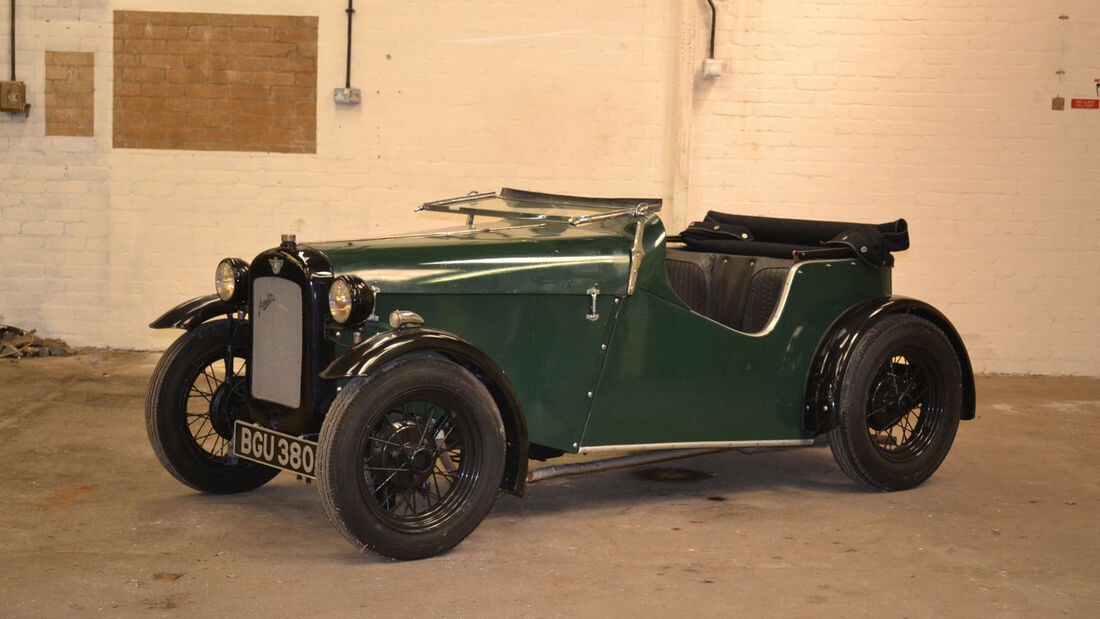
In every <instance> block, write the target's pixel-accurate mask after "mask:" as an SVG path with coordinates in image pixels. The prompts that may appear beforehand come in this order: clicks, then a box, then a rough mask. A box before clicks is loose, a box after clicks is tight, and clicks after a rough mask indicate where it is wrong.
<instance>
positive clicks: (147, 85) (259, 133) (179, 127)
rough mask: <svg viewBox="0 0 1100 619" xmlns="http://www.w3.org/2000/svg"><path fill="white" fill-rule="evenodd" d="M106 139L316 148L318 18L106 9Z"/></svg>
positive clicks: (178, 145) (129, 143)
mask: <svg viewBox="0 0 1100 619" xmlns="http://www.w3.org/2000/svg"><path fill="white" fill-rule="evenodd" d="M113 61H114V69H115V79H114V119H113V120H114V146H115V148H161V149H187V150H218V151H270V152H281V153H312V152H316V150H317V17H316V16H294V15H241V14H222V13H178V12H163V11H115V14H114V56H113Z"/></svg>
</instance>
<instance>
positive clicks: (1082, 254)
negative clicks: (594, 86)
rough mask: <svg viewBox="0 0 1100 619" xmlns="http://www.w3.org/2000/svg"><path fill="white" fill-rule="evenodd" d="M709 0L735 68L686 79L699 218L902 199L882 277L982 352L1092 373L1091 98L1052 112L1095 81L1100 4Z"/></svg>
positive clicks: (1099, 157) (841, 210) (896, 204)
mask: <svg viewBox="0 0 1100 619" xmlns="http://www.w3.org/2000/svg"><path fill="white" fill-rule="evenodd" d="M717 6H718V8H719V11H720V13H719V17H718V36H717V49H716V55H717V56H718V57H719V58H722V59H724V60H726V62H727V74H726V75H724V76H722V77H720V78H719V79H717V80H713V81H709V80H708V81H704V80H699V81H698V82H697V83H696V88H695V91H694V93H693V94H694V110H695V113H694V114H693V116H692V118H693V124H692V135H693V140H692V142H693V145H692V146H693V157H692V160H691V170H690V183H689V186H690V209H689V215H690V216H691V217H692V218H697V217H700V216H701V215H702V214H703V213H704V212H705V211H706V210H708V209H716V210H733V211H742V212H746V213H754V214H763V215H775V216H784V217H790V216H800V217H813V218H836V219H842V220H862V221H873V222H879V221H887V220H890V219H893V218H897V217H905V218H907V219H908V221H909V224H910V231H911V237H912V249H911V250H909V251H907V252H904V253H901V254H899V255H898V260H897V268H896V269H895V272H894V290H895V292H896V293H899V294H904V295H907V296H913V297H917V298H922V299H925V300H927V301H929V302H931V303H933V304H934V305H936V306H938V307H940V308H941V309H942V310H943V311H944V312H945V313H946V314H947V316H948V317H949V318H950V319H952V321H954V322H955V323H956V326H957V327H958V328H959V329H960V331H961V332H962V334H963V337H964V339H965V340H966V343H967V345H968V346H969V347H970V352H971V355H972V357H974V361H975V365H976V367H977V368H978V369H979V370H982V371H986V372H1021V373H1029V372H1035V373H1058V374H1063V373H1064V374H1086V375H1093V376H1096V375H1100V353H1098V351H1100V328H1097V326H1096V321H1097V318H1100V309H1098V307H1100V276H1098V275H1097V267H1096V265H1097V263H1098V261H1100V246H1098V245H1097V243H1096V239H1097V238H1098V237H1100V113H1098V112H1095V111H1082V110H1076V111H1071V110H1067V111H1065V112H1053V111H1051V98H1052V97H1053V96H1055V95H1056V94H1061V95H1062V96H1064V97H1065V98H1066V100H1067V107H1068V101H1069V98H1070V97H1088V96H1091V97H1096V91H1095V85H1094V81H1093V80H1094V79H1095V78H1100V38H1098V37H1097V35H1096V33H1097V32H1098V30H1100V4H1098V3H1096V2H1095V0H1065V1H1064V2H1061V1H1060V2H1049V1H1047V0H1016V1H1011V2H1010V1H1008V0H889V1H885V2H883V1H880V0H875V1H871V0H718V2H717ZM1063 11H1064V12H1065V13H1066V14H1068V15H1069V17H1070V19H1069V20H1066V21H1065V22H1063V21H1061V20H1059V19H1058V16H1059V14H1060V13H1062V12H1063ZM700 23H705V21H701V22H700ZM704 39H705V37H703V36H702V32H700V38H698V39H697V40H696V42H695V46H696V50H697V53H698V54H699V55H698V56H697V60H698V61H699V62H701V59H702V53H703V48H704V47H705V43H704ZM1063 41H1064V45H1065V47H1064V49H1065V53H1064V56H1063V52H1062V50H1063ZM1060 67H1063V68H1064V69H1065V70H1066V76H1065V80H1064V81H1063V82H1062V83H1059V82H1058V79H1057V76H1056V74H1055V71H1056V70H1057V69H1059V68H1060Z"/></svg>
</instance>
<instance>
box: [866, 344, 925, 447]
mask: <svg viewBox="0 0 1100 619" xmlns="http://www.w3.org/2000/svg"><path fill="white" fill-rule="evenodd" d="M934 372H935V368H933V367H931V366H930V361H929V360H928V359H927V358H926V357H925V356H922V355H921V354H920V353H919V351H908V352H907V353H906V354H899V355H895V356H892V357H891V358H890V359H888V360H887V361H885V362H884V363H883V364H882V365H881V366H880V367H879V369H878V371H877V372H876V373H875V377H874V379H872V381H871V388H870V390H869V392H868V394H867V431H868V433H869V434H870V438H871V445H873V446H874V447H875V448H876V449H877V450H878V452H879V454H880V455H881V456H882V457H883V458H885V459H887V460H891V461H894V462H905V461H907V460H911V459H912V458H915V457H918V456H920V455H921V454H923V453H924V452H925V450H926V449H928V446H929V445H930V444H931V442H932V438H933V437H934V436H935V434H936V431H937V429H938V428H939V427H940V426H941V425H942V421H943V417H944V402H943V397H942V393H940V391H941V390H939V389H937V388H936V385H935V384H934V383H933V382H932V379H931V377H932V376H934V375H935V374H934Z"/></svg>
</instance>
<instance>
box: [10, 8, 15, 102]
mask: <svg viewBox="0 0 1100 619" xmlns="http://www.w3.org/2000/svg"><path fill="white" fill-rule="evenodd" d="M11 81H13V82H14V81H15V0H11Z"/></svg>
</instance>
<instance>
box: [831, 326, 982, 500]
mask: <svg viewBox="0 0 1100 619" xmlns="http://www.w3.org/2000/svg"><path fill="white" fill-rule="evenodd" d="M839 390H840V392H839V393H840V397H839V406H838V410H837V422H836V426H835V427H833V428H832V429H831V430H829V433H828V438H829V447H830V448H831V449H832V452H833V457H834V458H835V459H836V461H837V463H838V464H839V465H840V468H841V469H842V470H843V471H844V472H845V473H847V474H848V476H849V477H851V478H852V479H853V480H855V481H857V482H859V483H860V484H862V485H864V486H865V487H867V488H870V489H875V490H904V489H907V488H912V487H914V486H917V485H919V484H921V483H922V482H924V480H926V479H928V478H929V477H930V476H931V475H932V473H934V472H935V471H936V469H937V468H939V466H940V463H941V462H943V459H944V458H945V457H946V456H947V452H948V450H949V449H950V448H951V443H952V442H953V441H954V438H955V431H956V430H957V428H958V424H959V415H960V412H961V410H962V393H963V391H962V369H961V365H960V363H959V359H958V356H957V354H956V352H955V349H954V347H953V346H952V345H951V342H950V341H949V340H948V339H947V337H946V336H945V335H944V334H943V332H942V331H940V330H939V328H937V327H936V326H935V325H934V324H932V323H931V322H929V321H927V320H925V319H923V318H919V317H916V316H908V315H893V316H886V317H885V318H882V319H881V320H880V321H879V322H877V323H876V324H874V325H873V326H872V327H871V328H869V329H868V330H867V331H866V332H865V333H864V334H862V335H861V336H860V337H859V338H858V340H857V342H856V344H855V346H854V348H853V350H852V354H851V358H850V361H849V362H848V366H847V368H846V369H845V371H844V374H843V381H842V383H841V385H840V386H839Z"/></svg>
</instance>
